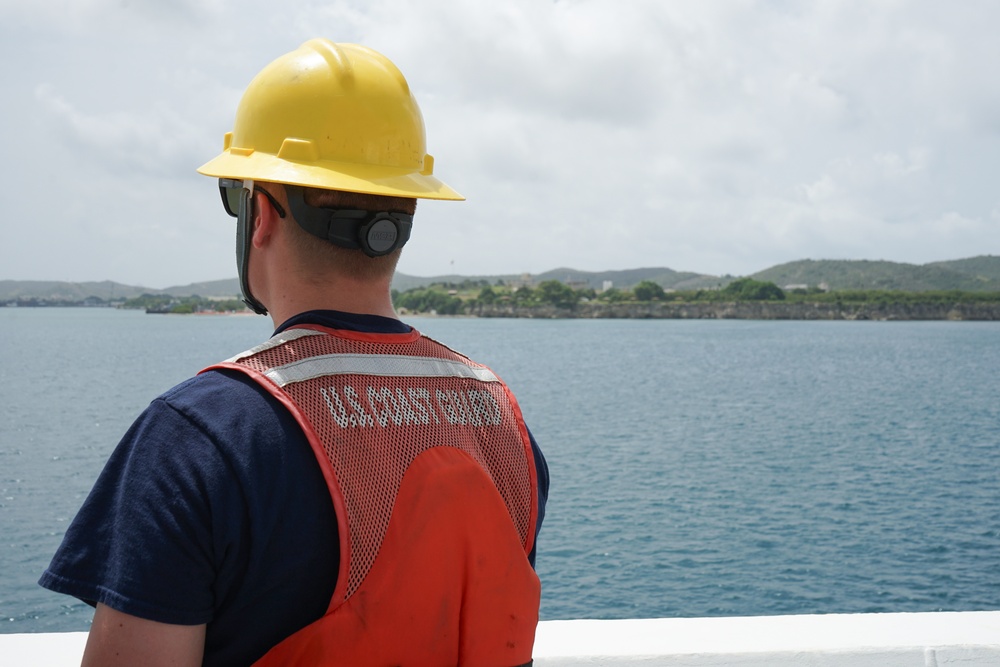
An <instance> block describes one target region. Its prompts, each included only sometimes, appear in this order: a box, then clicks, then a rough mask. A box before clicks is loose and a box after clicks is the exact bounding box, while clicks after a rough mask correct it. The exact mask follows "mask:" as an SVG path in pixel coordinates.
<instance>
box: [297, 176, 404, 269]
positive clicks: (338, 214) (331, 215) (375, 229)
mask: <svg viewBox="0 0 1000 667" xmlns="http://www.w3.org/2000/svg"><path fill="white" fill-rule="evenodd" d="M285 193H286V194H287V195H288V207H289V208H290V209H291V212H292V217H294V218H295V221H296V222H298V223H299V226H300V227H302V229H304V230H306V231H307V232H309V233H310V234H312V235H313V236H318V237H319V238H321V239H326V240H327V241H329V242H330V243H333V244H334V245H337V246H340V247H341V248H347V249H351V250H354V249H360V250H361V251H362V252H363V253H365V254H366V255H368V256H369V257H381V256H382V255H388V254H389V253H391V252H392V251H394V250H396V249H397V248H402V247H403V244H405V243H406V242H407V241H408V240H410V230H411V229H412V227H413V216H412V215H410V214H408V213H397V212H394V211H365V210H362V209H354V208H322V207H317V206H310V205H309V204H307V203H306V202H305V190H304V189H303V188H302V187H300V186H297V185H286V186H285Z"/></svg>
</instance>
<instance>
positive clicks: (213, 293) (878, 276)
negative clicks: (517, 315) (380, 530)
mask: <svg viewBox="0 0 1000 667" xmlns="http://www.w3.org/2000/svg"><path fill="white" fill-rule="evenodd" d="M750 277H752V278H754V279H756V280H761V281H768V282H773V283H775V284H777V285H778V286H779V287H787V286H789V285H807V286H810V287H818V286H820V285H825V286H826V287H827V288H828V289H831V290H846V289H858V290H901V291H907V292H925V291H930V290H962V291H969V292H1000V256H994V255H981V256H979V257H970V258H967V259H958V260H952V261H947V262H933V263H930V264H924V265H917V264H904V263H899V262H885V261H868V260H811V259H805V260H801V261H797V262H789V263H787V264H780V265H778V266H774V267H771V268H769V269H765V270H764V271H759V272H757V273H755V274H753V275H752V276H750ZM529 278H530V280H531V281H532V282H533V283H535V284H538V283H541V282H543V281H546V280H557V281H560V282H564V283H572V284H576V285H586V286H588V287H591V288H593V289H596V290H600V289H601V288H602V287H603V286H604V283H605V281H610V282H611V283H612V285H613V286H614V287H616V288H618V289H630V288H632V287H634V286H635V285H637V284H639V283H640V282H642V281H644V280H649V281H652V282H654V283H657V284H658V285H660V286H661V287H663V288H664V289H673V290H678V291H681V290H698V289H711V288H717V287H725V286H726V285H727V284H729V283H730V282H731V281H732V280H733V278H732V277H731V276H724V277H719V276H712V275H707V274H699V273H693V272H690V271H674V270H673V269H668V268H664V267H652V268H639V269H627V270H623V271H578V270H576V269H571V268H559V269H552V270H551V271H546V272H545V273H540V274H534V275H531V276H529ZM522 279H523V276H521V275H518V274H506V275H486V276H459V275H444V276H429V277H420V276H411V275H407V274H405V273H399V274H396V276H395V278H394V279H393V282H392V287H393V289H395V290H398V291H400V292H405V291H408V290H411V289H414V288H418V287H426V286H428V285H430V284H432V283H445V284H448V283H452V284H456V285H458V284H461V283H463V282H466V281H471V282H479V281H486V283H487V284H489V285H496V284H497V281H503V282H504V283H507V284H514V283H516V282H519V281H521V280H522ZM239 293H240V287H239V281H238V280H237V279H236V278H228V279H225V280H214V281H209V282H201V283H192V284H189V285H178V286H175V287H168V288H167V289H163V290H160V289H152V288H149V287H141V286H135V285H123V284H121V283H116V282H112V281H109V280H106V281H102V282H83V283H71V282H58V281H32V280H0V302H7V301H11V302H16V301H22V302H24V301H30V300H40V301H49V302H67V303H70V302H83V301H84V300H87V299H90V300H94V301H98V302H114V301H121V300H124V299H130V298H135V297H138V296H141V295H143V294H164V295H170V296H174V297H185V296H192V295H198V296H201V297H205V298H233V297H236V296H237V295H238V294H239Z"/></svg>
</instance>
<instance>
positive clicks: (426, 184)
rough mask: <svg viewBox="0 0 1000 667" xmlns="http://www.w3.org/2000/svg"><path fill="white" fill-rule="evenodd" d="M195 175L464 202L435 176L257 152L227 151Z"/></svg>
mask: <svg viewBox="0 0 1000 667" xmlns="http://www.w3.org/2000/svg"><path fill="white" fill-rule="evenodd" d="M198 173H199V174H204V175H205V176H214V177H216V178H235V179H243V180H246V179H251V180H255V181H270V182H272V183H286V184H289V185H302V186H306V187H314V188H322V189H325V190H343V191H345V192H363V193H366V194H372V195H388V196H390V197H406V198H409V199H442V200H450V201H462V200H464V199H465V197H463V196H462V195H461V194H459V193H458V192H456V191H455V190H453V189H451V188H450V187H448V186H447V185H446V184H445V183H444V182H442V181H441V180H439V179H437V178H435V177H434V176H432V175H430V174H422V173H420V172H414V171H412V170H410V169H403V168H397V167H384V166H379V165H368V164H354V163H347V162H333V161H330V160H321V161H318V162H313V163H310V164H303V163H298V162H292V161H289V160H284V159H282V158H279V157H277V156H275V155H271V154H269V153H263V152H260V151H254V152H252V153H250V154H249V155H236V154H233V153H232V152H230V151H229V150H226V151H224V152H223V153H221V154H220V155H219V156H217V157H216V158H214V159H212V160H209V161H208V162H206V163H205V164H203V165H202V166H201V167H199V168H198Z"/></svg>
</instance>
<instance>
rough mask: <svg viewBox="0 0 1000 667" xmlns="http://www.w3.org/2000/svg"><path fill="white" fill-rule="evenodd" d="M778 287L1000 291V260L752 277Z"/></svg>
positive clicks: (828, 267) (786, 268) (817, 266)
mask: <svg viewBox="0 0 1000 667" xmlns="http://www.w3.org/2000/svg"><path fill="white" fill-rule="evenodd" d="M751 277H752V278H754V279H756V280H765V281H770V282H773V283H775V284H777V285H778V286H779V287H786V286H788V285H808V286H810V287H817V286H821V285H825V286H826V287H827V288H828V289H831V290H845V289H880V290H901V291H905V292H926V291H929V290H963V291H969V292H983V291H990V292H995V291H1000V257H991V256H982V257H972V258H969V259H965V260H956V261H953V262H935V263H933V264H923V265H917V264H903V263H899V262H885V261H868V260H811V259H805V260H800V261H798V262H789V263H787V264H779V265H778V266H774V267H771V268H769V269H765V270H764V271H760V272H758V273H755V274H753V275H752V276H751Z"/></svg>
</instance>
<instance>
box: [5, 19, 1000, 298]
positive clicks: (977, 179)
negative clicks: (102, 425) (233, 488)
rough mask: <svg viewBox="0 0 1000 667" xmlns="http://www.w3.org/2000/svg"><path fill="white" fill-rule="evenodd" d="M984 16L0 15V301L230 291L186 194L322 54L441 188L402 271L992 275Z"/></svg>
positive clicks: (993, 79) (999, 48) (198, 195)
mask: <svg viewBox="0 0 1000 667" xmlns="http://www.w3.org/2000/svg"><path fill="white" fill-rule="evenodd" d="M998 25H1000V2H996V1H995V0H961V1H960V2H941V1H940V0H924V1H920V0H913V1H908V0H810V1H806V0H802V1H801V2H794V1H792V0H771V1H764V0H732V1H727V2H723V1H712V0H691V1H689V2H679V1H669V0H649V1H644V0H637V1H629V0H593V1H574V0H560V1H556V2H551V1H543V0H505V1H504V2H495V1H490V2H478V1H471V0H421V1H420V2H416V1H414V2H404V1H402V0H371V1H361V0H358V1H357V2H339V1H322V2H321V1H318V0H316V1H303V0H284V1H283V2H274V1H273V0H269V1H264V0H241V1H240V2H235V1H230V0H32V1H31V2H26V1H25V0H0V35H2V37H0V71H2V77H3V93H2V99H3V102H2V106H0V145H2V151H3V160H2V167H0V169H2V175H3V184H4V186H5V187H4V189H3V202H4V209H5V211H4V212H5V216H4V221H3V223H2V225H3V239H2V242H0V279H15V280H71V281H85V280H115V281H119V282H123V283H128V284H133V285H142V286H147V287H157V288H162V287H167V286H170V285H178V284H187V283H191V282H196V281H204V280H216V279H222V278H230V277H234V276H235V274H236V269H235V260H234V251H233V247H234V244H235V241H234V228H235V225H234V223H233V222H232V219H231V218H229V217H228V216H226V215H225V213H224V212H223V210H222V207H221V205H220V203H219V199H218V191H217V188H216V185H215V183H214V182H213V181H212V180H211V179H208V178H205V177H203V176H200V175H198V174H197V173H195V169H196V168H197V167H198V166H200V165H201V164H202V163H204V162H206V161H207V160H209V159H210V158H212V157H214V156H215V155H216V154H217V153H218V152H219V151H220V150H221V148H222V135H223V134H224V133H225V132H226V131H228V130H229V129H231V124H232V120H233V115H234V112H235V109H236V105H237V103H238V101H239V98H240V96H241V95H242V92H243V90H244V88H245V87H246V85H247V83H249V81H250V79H251V78H253V76H254V75H255V74H256V73H257V72H258V71H259V70H260V69H261V68H262V67H264V66H265V65H266V64H267V63H268V62H270V61H271V60H273V59H274V58H276V57H278V56H279V55H281V54H283V53H285V52H288V51H291V50H293V49H295V48H296V47H297V46H298V45H299V44H300V43H302V42H304V41H306V40H307V39H310V38H312V37H328V38H330V39H333V40H334V41H344V42H358V43H362V44H365V45H367V46H370V47H372V48H374V49H376V50H378V51H381V52H382V53H384V54H386V55H387V56H388V57H389V58H390V59H391V60H393V61H394V62H395V63H396V64H397V65H398V66H399V68H400V69H401V70H402V71H403V73H404V75H405V76H406V77H407V80H408V81H409V83H410V86H411V88H412V89H413V91H414V93H415V95H416V97H417V100H418V102H419V104H420V106H421V108H422V110H423V115H424V121H425V124H426V127H427V145H428V151H429V152H430V153H431V154H433V155H434V156H435V174H436V175H437V176H439V177H440V178H441V179H442V180H444V181H445V182H447V183H448V184H449V185H451V186H452V187H454V188H455V189H457V190H458V191H459V192H461V193H463V194H464V195H465V196H466V197H468V201H466V202H461V203H454V202H422V203H421V205H420V207H419V209H418V213H417V217H416V219H415V223H414V230H413V237H412V239H411V241H410V243H409V244H408V246H407V248H406V249H405V250H404V253H403V259H402V261H401V264H400V270H401V271H403V272H405V273H409V274H414V275H420V276H432V275H439V274H445V273H459V274H465V275H473V274H491V273H497V274H498V273H523V272H529V273H540V272H543V271H546V270H549V269H553V268H556V267H572V268H576V269H581V270H588V271H599V270H606V269H628V268H637V267H643V266H666V267H669V268H672V269H675V270H678V271H696V272H700V273H710V274H717V275H721V274H726V273H728V274H733V275H747V274H750V273H753V272H755V271H759V270H762V269H765V268H767V267H769V266H772V265H775V264H779V263H782V262H788V261H794V260H798V259H805V258H811V259H873V260H874V259H886V260H892V261H899V262H911V263H918V264H919V263H925V262H931V261H938V260H947V259H959V258H963V257H971V256H974V255H981V254H1000V187H998V180H1000V150H998V149H1000V75H998V72H997V63H1000V39H998V38H997V34H996V29H997V26H998Z"/></svg>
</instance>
